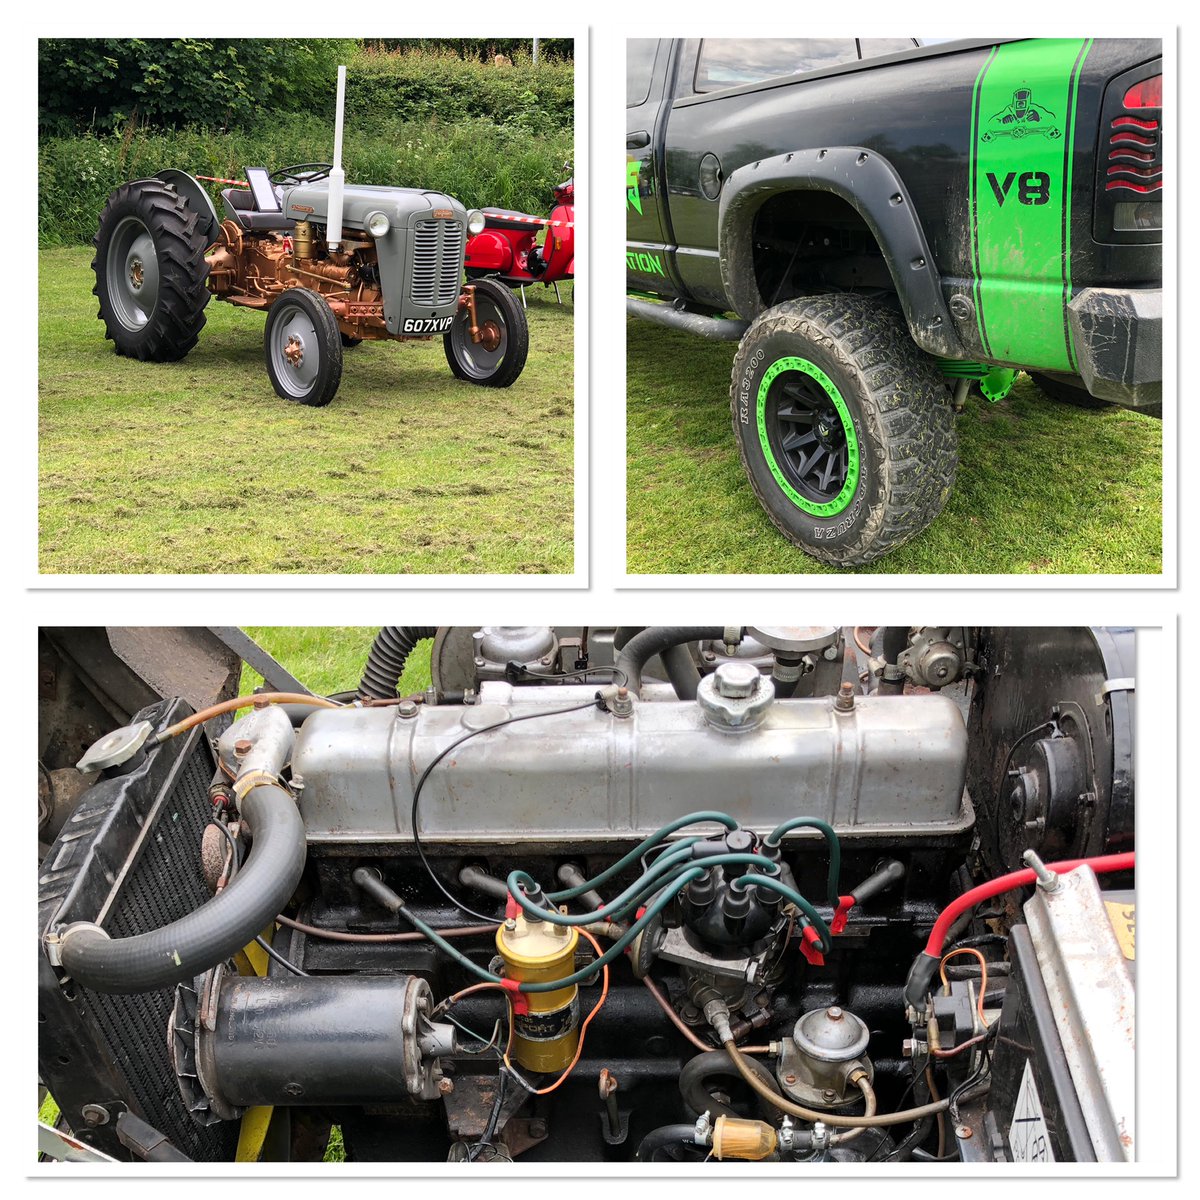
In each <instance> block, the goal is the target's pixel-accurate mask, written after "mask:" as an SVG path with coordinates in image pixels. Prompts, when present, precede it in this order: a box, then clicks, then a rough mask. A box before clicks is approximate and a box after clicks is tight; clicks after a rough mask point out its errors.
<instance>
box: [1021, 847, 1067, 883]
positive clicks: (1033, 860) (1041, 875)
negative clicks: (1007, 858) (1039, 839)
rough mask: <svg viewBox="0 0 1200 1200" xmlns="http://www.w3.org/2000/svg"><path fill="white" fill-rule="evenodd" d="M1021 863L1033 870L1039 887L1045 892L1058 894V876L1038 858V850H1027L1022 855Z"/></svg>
mask: <svg viewBox="0 0 1200 1200" xmlns="http://www.w3.org/2000/svg"><path fill="white" fill-rule="evenodd" d="M1021 861H1022V862H1023V863H1024V864H1025V865H1026V866H1027V867H1032V868H1033V873H1034V874H1035V875H1036V876H1037V882H1038V887H1040V888H1041V889H1042V891H1044V892H1057V891H1058V889H1059V886H1060V884H1059V878H1058V876H1057V875H1056V874H1055V873H1054V872H1053V871H1051V870H1050V868H1049V867H1047V866H1046V864H1045V863H1044V862H1042V860H1041V859H1040V858H1039V857H1038V854H1037V851H1036V850H1026V851H1025V853H1024V854H1022V855H1021Z"/></svg>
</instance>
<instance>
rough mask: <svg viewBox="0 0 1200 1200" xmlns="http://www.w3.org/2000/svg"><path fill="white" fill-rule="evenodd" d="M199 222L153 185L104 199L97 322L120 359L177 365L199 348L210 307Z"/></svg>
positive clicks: (181, 202)
mask: <svg viewBox="0 0 1200 1200" xmlns="http://www.w3.org/2000/svg"><path fill="white" fill-rule="evenodd" d="M202 229H203V226H202V223H201V218H200V216H199V215H198V214H197V213H196V212H194V211H193V210H192V209H191V208H190V207H189V205H188V203H187V201H186V200H185V199H184V197H182V196H181V195H180V194H179V193H178V192H176V191H175V189H174V188H172V187H168V186H167V184H165V183H163V182H162V181H161V180H158V179H139V180H137V181H136V182H134V183H124V184H122V185H121V186H120V187H119V188H117V189H116V190H115V191H114V192H113V193H112V195H110V196H109V198H108V203H107V204H105V206H104V211H103V212H102V213H101V214H100V225H99V227H98V229H97V231H96V236H95V237H94V238H93V239H92V244H93V245H94V246H95V247H96V257H95V258H94V259H93V261H92V270H93V271H94V272H95V273H96V286H95V287H94V288H93V289H92V294H93V295H95V296H96V297H97V298H98V299H99V301H100V313H99V316H100V320H102V321H103V322H104V328H105V331H106V336H107V337H108V338H109V339H110V340H111V341H112V343H113V345H114V347H115V348H116V351H117V353H118V354H125V355H128V356H129V357H130V358H137V359H141V360H142V361H143V362H175V361H177V360H178V359H181V358H183V356H184V355H185V354H187V352H188V351H189V350H190V349H191V348H192V347H193V346H194V345H195V344H196V341H197V339H198V338H199V336H200V330H201V329H203V328H204V306H205V305H206V304H207V303H208V287H207V286H206V283H205V281H206V279H207V278H208V262H207V261H206V260H205V257H204V252H205V250H207V249H208V242H207V239H206V237H205V234H204V232H202Z"/></svg>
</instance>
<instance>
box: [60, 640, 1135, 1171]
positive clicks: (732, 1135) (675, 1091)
mask: <svg viewBox="0 0 1200 1200" xmlns="http://www.w3.org/2000/svg"><path fill="white" fill-rule="evenodd" d="M226 632H227V631H220V630H187V629H165V628H164V629H151V630H124V631H122V630H104V629H75V628H72V629H43V630H42V631H41V634H40V640H39V666H40V670H41V675H40V678H39V689H40V690H39V705H40V721H41V738H40V745H39V783H40V788H39V841H40V845H39V863H40V869H39V902H38V908H39V913H38V920H39V929H38V937H39V966H38V971H39V976H38V1007H39V1070H40V1074H41V1081H42V1082H43V1084H44V1085H45V1086H46V1087H47V1088H48V1089H49V1091H50V1093H51V1094H52V1095H53V1096H54V1098H55V1100H56V1101H57V1103H58V1105H59V1106H60V1108H61V1111H62V1119H61V1123H60V1125H61V1128H63V1129H65V1130H67V1131H69V1133H70V1135H71V1136H72V1137H73V1138H75V1139H77V1140H78V1141H79V1142H80V1143H82V1144H83V1145H84V1146H86V1147H88V1148H90V1149H91V1150H93V1151H95V1152H97V1153H101V1154H105V1155H108V1156H111V1157H114V1158H118V1159H121V1160H130V1159H142V1160H148V1161H176V1160H183V1159H188V1160H194V1161H210V1162H227V1161H251V1160H255V1159H258V1160H261V1161H314V1160H317V1161H319V1160H320V1159H321V1157H322V1156H323V1154H324V1152H325V1148H326V1145H327V1144H328V1141H329V1138H330V1131H331V1129H334V1128H336V1129H337V1130H338V1131H340V1137H341V1140H342V1144H343V1145H344V1148H345V1157H346V1159H347V1160H352V1161H388V1162H420V1161H430V1162H441V1161H447V1160H448V1161H452V1162H467V1163H469V1162H514V1161H515V1162H522V1163H525V1162H593V1161H601V1162H602V1161H615V1162H629V1161H639V1162H643V1161H644V1162H652V1161H672V1160H673V1161H678V1162H692V1161H694V1162H701V1161H705V1160H709V1159H712V1160H742V1161H745V1160H782V1161H791V1162H858V1163H862V1162H895V1161H914V1162H922V1163H927V1162H959V1161H961V1162H1012V1161H1050V1160H1056V1161H1080V1162H1082V1161H1101V1162H1105V1161H1109V1162H1120V1161H1132V1160H1133V1158H1134V1156H1135V1141H1134V1132H1135V1131H1134V1123H1133V1121H1134V1117H1133V1078H1134V1076H1133V1072H1134V999H1135V991H1134V982H1135V964H1136V959H1135V952H1134V935H1135V923H1136V904H1135V894H1134V883H1133V877H1134V777H1133V746H1134V731H1135V726H1134V674H1135V671H1134V663H1135V636H1134V631H1133V630H1132V629H1125V628H1120V629H1117V628H1061V627H1038V628H998V627H967V626H962V627H925V626H914V627H892V626H880V627H836V626H828V627H825V626H820V627H816V626H814V627H809V626H803V627H798V626H788V627H781V626H771V627H758V626H727V627H690V626H688V627H685V626H650V627H578V626H573V627H567V626H561V627H540V626H481V627H457V626H455V627H436V628H435V627H427V626H392V627H384V628H383V629H381V630H379V632H378V634H377V635H376V637H375V640H374V644H373V646H372V648H371V651H370V654H369V657H368V660H367V661H366V663H365V664H364V665H363V671H362V676H361V680H360V682H359V684H358V687H357V688H356V689H354V690H348V691H346V692H341V693H337V694H334V695H330V696H320V695H314V694H312V693H309V692H307V691H306V690H305V689H304V687H303V685H302V684H300V683H299V681H296V680H293V679H292V678H291V677H290V676H288V675H287V673H286V671H282V670H281V671H278V672H273V668H274V667H277V666H278V664H273V662H272V661H271V660H270V659H269V656H264V655H262V652H261V650H260V649H259V648H257V647H254V645H253V643H248V639H245V638H244V635H241V637H240V639H239V638H235V637H233V636H224V634H225V633H226ZM247 643H248V644H247ZM426 645H430V649H429V654H430V672H429V678H430V682H429V684H428V687H427V688H426V689H425V690H424V691H422V692H417V693H412V694H407V695H402V694H400V693H399V691H398V687H399V681H400V678H401V674H402V672H403V670H404V668H405V665H406V663H407V662H408V660H409V658H410V657H411V656H413V654H414V651H415V650H416V648H417V647H421V648H422V649H421V652H422V653H423V652H424V648H425V646H426ZM243 663H245V664H247V665H251V666H254V667H255V669H256V670H258V671H260V672H261V673H262V674H263V676H264V677H265V679H266V682H265V683H264V684H263V686H262V688H261V689H259V690H258V691H255V692H253V693H250V694H246V695H239V694H238V690H239V683H240V680H241V674H242V669H243ZM348 682H352V681H348ZM276 685H278V686H276Z"/></svg>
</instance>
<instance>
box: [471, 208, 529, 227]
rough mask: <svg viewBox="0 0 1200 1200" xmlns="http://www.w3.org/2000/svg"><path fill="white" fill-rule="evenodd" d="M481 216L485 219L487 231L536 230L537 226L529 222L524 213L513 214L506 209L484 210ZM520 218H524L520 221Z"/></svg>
mask: <svg viewBox="0 0 1200 1200" xmlns="http://www.w3.org/2000/svg"><path fill="white" fill-rule="evenodd" d="M483 215H484V216H485V217H486V218H487V228H489V229H534V230H536V229H538V228H539V226H538V225H536V224H535V223H534V222H532V221H530V220H529V218H528V217H527V216H526V214H525V213H519V212H513V211H512V210H511V209H508V208H485V209H484V210H483ZM520 218H525V219H524V220H521V219H520Z"/></svg>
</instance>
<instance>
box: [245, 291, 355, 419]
mask: <svg viewBox="0 0 1200 1200" xmlns="http://www.w3.org/2000/svg"><path fill="white" fill-rule="evenodd" d="M264 349H265V353H266V360H267V374H268V375H270V377H271V383H272V384H273V385H274V387H275V391H276V392H277V393H278V394H279V395H280V396H282V397H283V398H284V399H285V400H294V401H295V402H296V403H297V404H307V405H309V406H310V407H311V408H324V407H325V405H326V404H328V403H329V402H330V400H332V399H333V397H334V396H335V395H336V394H337V390H338V384H339V383H341V381H342V334H341V330H339V329H338V323H337V317H335V316H334V315H333V309H331V308H330V307H329V302H328V301H327V300H326V299H325V297H324V296H320V295H318V294H317V293H316V292H312V291H309V289H308V288H288V289H287V291H285V292H284V293H283V295H282V296H280V297H279V299H278V300H276V301H275V303H274V304H272V305H271V309H270V311H269V312H268V313H267V328H266V333H265V336H264Z"/></svg>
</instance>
